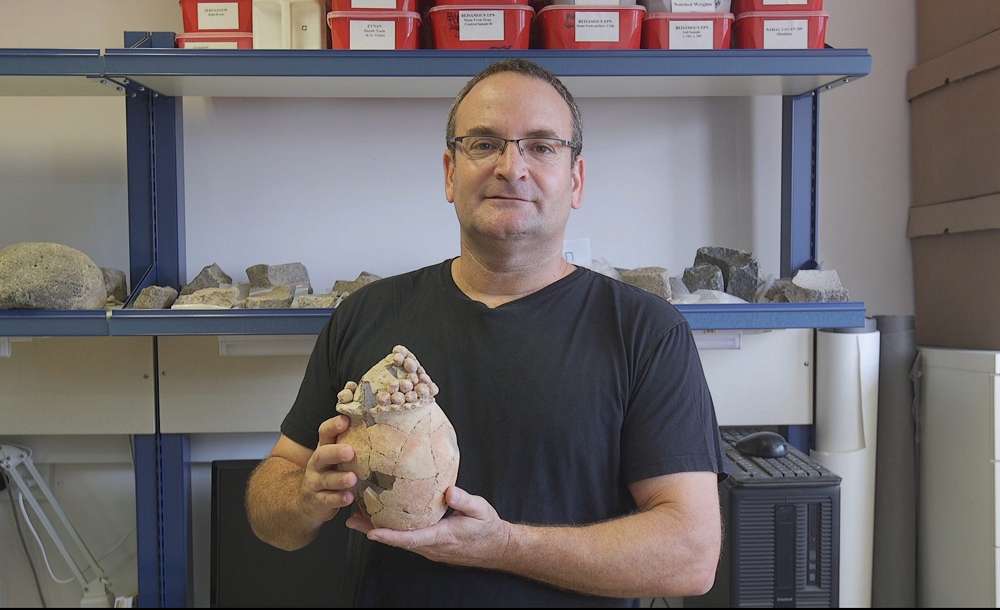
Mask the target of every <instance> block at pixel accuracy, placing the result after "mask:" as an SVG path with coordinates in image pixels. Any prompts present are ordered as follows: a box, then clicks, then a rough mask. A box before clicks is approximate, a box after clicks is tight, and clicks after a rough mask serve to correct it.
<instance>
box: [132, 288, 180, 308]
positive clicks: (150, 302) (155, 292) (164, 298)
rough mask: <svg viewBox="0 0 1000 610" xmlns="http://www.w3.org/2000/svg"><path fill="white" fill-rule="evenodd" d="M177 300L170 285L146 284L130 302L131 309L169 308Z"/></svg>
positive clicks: (175, 292) (174, 291)
mask: <svg viewBox="0 0 1000 610" xmlns="http://www.w3.org/2000/svg"><path fill="white" fill-rule="evenodd" d="M176 300H177V290H176V289H175V288H173V287H172V286H147V287H146V288H143V289H142V292H140V293H139V296H138V297H136V299H135V301H133V302H132V309H169V308H170V306H171V305H173V304H174V301H176Z"/></svg>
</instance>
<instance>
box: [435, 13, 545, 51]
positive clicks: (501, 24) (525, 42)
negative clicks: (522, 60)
mask: <svg viewBox="0 0 1000 610" xmlns="http://www.w3.org/2000/svg"><path fill="white" fill-rule="evenodd" d="M428 14H429V15H430V17H431V26H432V27H433V28H434V48H435V49H451V50H458V49H461V50H467V49H473V50H479V49H527V48H528V46H529V45H530V43H531V20H532V18H533V17H534V16H535V9H533V8H531V7H530V6H527V5H523V4H507V5H501V4H493V5H441V6H435V7H434V8H432V9H431V10H430V11H429V12H428Z"/></svg>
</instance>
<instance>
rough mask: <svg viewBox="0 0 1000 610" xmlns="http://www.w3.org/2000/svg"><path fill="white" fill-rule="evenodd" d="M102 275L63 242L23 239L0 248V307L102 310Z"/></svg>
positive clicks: (87, 258)
mask: <svg viewBox="0 0 1000 610" xmlns="http://www.w3.org/2000/svg"><path fill="white" fill-rule="evenodd" d="M106 300H107V292H106V290H105V288H104V274H103V273H102V272H101V268H100V267H98V266H97V265H96V264H94V261H92V260H90V257H89V256H87V255H86V254H84V253H83V252H80V251H79V250H75V249H73V248H70V247H69V246H64V245H62V244H52V243H37V242H24V243H19V244H14V245H12V246H7V247H6V248H3V249H2V250H0V309H102V308H103V307H104V302H105V301H106Z"/></svg>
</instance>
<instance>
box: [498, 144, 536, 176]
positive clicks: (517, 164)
mask: <svg viewBox="0 0 1000 610" xmlns="http://www.w3.org/2000/svg"><path fill="white" fill-rule="evenodd" d="M496 173H497V174H498V175H501V176H503V177H505V178H507V179H508V180H517V179H519V178H522V177H523V176H525V175H526V174H527V173H528V160H527V159H525V158H524V155H522V154H521V150H520V147H519V146H518V145H517V142H507V146H506V148H504V151H503V152H502V153H501V154H500V156H499V157H497V161H496Z"/></svg>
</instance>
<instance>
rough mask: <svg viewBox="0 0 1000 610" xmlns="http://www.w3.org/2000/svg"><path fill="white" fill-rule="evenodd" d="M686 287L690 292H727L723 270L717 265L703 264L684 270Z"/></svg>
mask: <svg viewBox="0 0 1000 610" xmlns="http://www.w3.org/2000/svg"><path fill="white" fill-rule="evenodd" d="M684 285H685V286H687V288H688V290H690V291H691V292H695V291H697V290H725V289H726V282H725V280H724V279H723V277H722V269H719V268H718V267H716V266H715V265H708V264H704V263H703V264H701V265H695V266H694V267H688V268H687V269H685V270H684Z"/></svg>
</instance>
